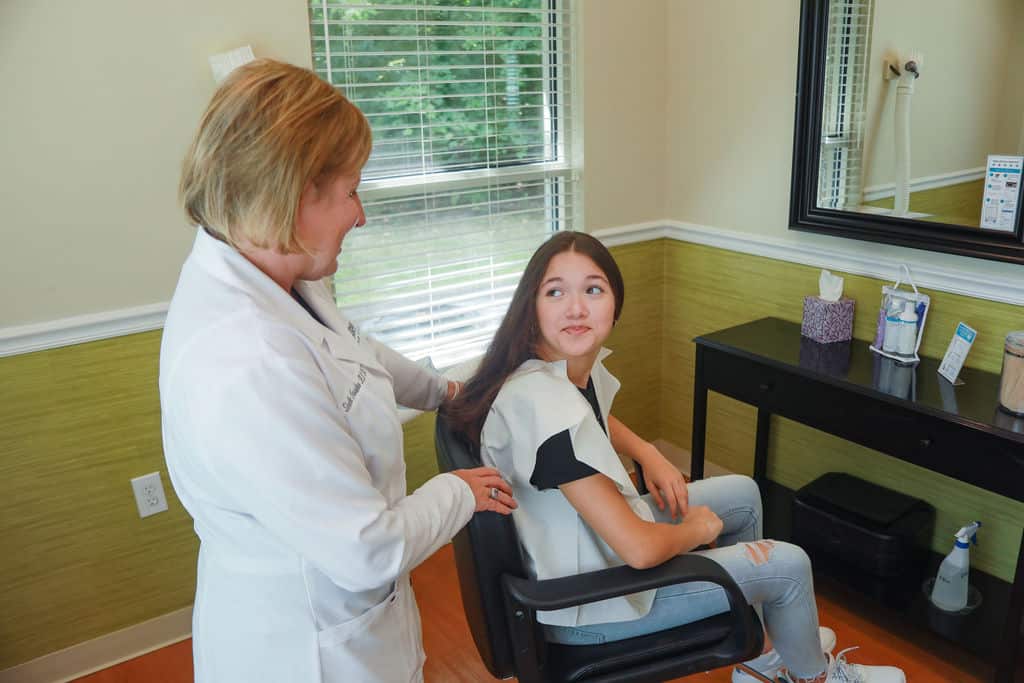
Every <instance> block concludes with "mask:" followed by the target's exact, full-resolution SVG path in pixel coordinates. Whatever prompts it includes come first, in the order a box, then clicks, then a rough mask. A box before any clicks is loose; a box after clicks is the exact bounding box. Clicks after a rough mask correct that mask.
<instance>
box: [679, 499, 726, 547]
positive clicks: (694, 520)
mask: <svg viewBox="0 0 1024 683" xmlns="http://www.w3.org/2000/svg"><path fill="white" fill-rule="evenodd" d="M680 526H684V527H689V528H690V529H692V530H693V535H694V536H693V537H694V539H695V540H696V541H697V544H696V545H711V544H713V543H714V542H715V540H716V539H717V538H718V535H719V534H721V533H722V520H721V519H720V518H719V516H718V515H716V514H715V513H714V512H712V511H711V508H709V507H708V506H707V505H694V506H693V507H692V508H690V511H689V513H687V515H686V517H684V518H683V521H682V523H681V524H680ZM695 547H696V546H695Z"/></svg>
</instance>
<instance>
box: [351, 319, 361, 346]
mask: <svg viewBox="0 0 1024 683" xmlns="http://www.w3.org/2000/svg"><path fill="white" fill-rule="evenodd" d="M348 333H349V334H351V335H352V338H353V339H355V340H356V341H357V342H358V341H362V340H361V339H360V338H359V330H357V329H356V326H355V325H353V324H352V323H349V324H348Z"/></svg>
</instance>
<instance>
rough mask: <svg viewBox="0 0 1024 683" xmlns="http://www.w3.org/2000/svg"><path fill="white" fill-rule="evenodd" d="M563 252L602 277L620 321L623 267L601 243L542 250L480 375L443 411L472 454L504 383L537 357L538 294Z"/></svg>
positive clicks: (562, 240)
mask: <svg viewBox="0 0 1024 683" xmlns="http://www.w3.org/2000/svg"><path fill="white" fill-rule="evenodd" d="M565 251H575V252H578V253H580V254H583V255H584V256H586V257H588V258H590V260H592V261H593V262H594V263H595V264H597V267H598V268H600V269H601V270H602V271H604V275H605V277H606V278H607V279H608V284H609V285H610V286H611V289H612V294H614V296H615V317H614V319H615V320H616V321H618V319H619V314H620V313H621V312H622V301H623V298H624V297H625V294H626V290H625V285H624V284H623V282H622V273H621V272H620V271H619V266H618V265H617V264H616V263H615V259H614V258H612V255H611V253H610V252H609V251H608V249H607V248H606V247H605V246H604V245H603V244H601V242H599V241H598V240H597V239H596V238H594V237H591V236H590V235H588V234H586V233H584V232H559V233H556V234H555V235H554V236H553V237H551V238H550V239H549V240H548V241H547V242H545V243H544V244H542V245H540V247H539V248H538V249H537V251H536V252H534V254H533V256H532V257H531V258H530V262H529V263H528V264H527V265H526V270H524V271H523V277H522V278H521V279H520V280H519V285H518V286H517V287H516V291H515V294H513V295H512V303H511V304H509V307H508V312H507V313H505V317H504V319H503V320H502V321H501V325H500V326H499V327H498V331H497V332H495V333H494V339H493V340H492V341H491V344H490V346H489V347H488V348H487V352H486V353H485V354H484V357H483V358H482V359H481V361H480V366H479V367H478V368H477V371H476V373H474V374H473V376H472V377H471V378H470V379H469V380H468V381H467V382H466V383H465V385H464V386H463V387H462V390H461V391H460V392H459V395H458V396H457V397H456V398H455V400H453V401H450V402H449V403H447V404H445V406H444V407H443V408H442V410H441V413H442V415H443V416H444V418H445V419H446V420H447V421H448V424H449V425H450V426H451V428H452V431H454V432H455V433H456V434H458V435H459V436H460V437H461V438H462V439H463V440H465V441H466V443H467V444H469V445H470V446H471V447H472V448H473V449H474V450H479V448H480V431H481V430H482V429H483V427H484V421H485V420H486V419H487V413H488V411H489V410H490V409H491V404H492V403H494V399H495V397H496V396H497V395H498V392H499V391H500V390H501V387H502V385H503V384H504V383H505V380H507V379H508V377H509V375H511V374H512V373H513V372H515V371H516V369H517V368H518V367H519V366H520V365H522V364H523V363H524V362H525V361H527V360H529V359H530V358H535V357H536V353H535V349H536V345H537V335H538V334H539V332H538V328H537V292H538V290H539V289H540V284H541V281H542V280H543V278H544V274H545V273H546V272H547V270H548V264H549V263H550V262H551V259H552V258H554V257H555V256H556V255H558V254H561V253H562V252H565Z"/></svg>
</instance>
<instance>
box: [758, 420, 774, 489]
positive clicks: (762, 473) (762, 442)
mask: <svg viewBox="0 0 1024 683" xmlns="http://www.w3.org/2000/svg"><path fill="white" fill-rule="evenodd" d="M771 426H772V414H771V412H769V411H768V410H766V409H765V408H758V409H757V435H756V437H755V440H754V481H756V482H757V484H758V486H761V487H763V486H764V482H765V477H766V475H767V473H768V434H769V430H770V429H771Z"/></svg>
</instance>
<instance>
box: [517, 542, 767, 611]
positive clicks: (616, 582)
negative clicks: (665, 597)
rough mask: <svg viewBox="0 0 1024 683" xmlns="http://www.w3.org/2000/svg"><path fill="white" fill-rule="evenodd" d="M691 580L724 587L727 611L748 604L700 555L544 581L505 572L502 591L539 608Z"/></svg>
mask: <svg viewBox="0 0 1024 683" xmlns="http://www.w3.org/2000/svg"><path fill="white" fill-rule="evenodd" d="M694 581H708V582H710V583H714V584H717V585H719V586H721V587H722V588H723V589H725V593H726V596H727V597H728V599H729V610H730V611H731V612H733V613H735V614H737V615H738V614H741V613H742V609H743V608H744V607H745V606H746V604H747V601H746V598H744V597H743V593H742V591H740V587H739V586H738V585H737V584H736V582H735V581H734V580H733V578H732V577H731V576H729V574H728V573H727V572H726V571H725V570H724V569H722V566H721V565H719V564H718V563H717V562H714V561H713V560H709V559H708V558H706V557H704V556H702V555H690V554H687V555H677V556H676V557H673V558H671V559H670V560H668V561H667V562H663V563H662V564H660V565H658V566H657V567H652V568H650V569H633V568H632V567H629V566H625V565H623V566H621V567H612V568H611V569H602V570H599V571H595V572H587V573H585V574H576V575H573V576H565V577H562V578H559V579H547V580H545V581H535V580H530V579H523V578H520V577H516V576H509V575H508V574H505V575H503V576H502V583H503V584H504V586H505V592H506V594H507V595H508V597H509V598H511V600H512V601H514V602H515V603H517V604H518V605H520V606H522V607H525V608H527V609H529V610H541V611H550V610H557V609H562V608H565V607H573V606H575V605H582V604H585V603H588V602H596V601H598V600H606V599H608V598H615V597H619V596H620V595H629V594H630V593H639V592H640V591H645V590H650V589H652V588H661V587H662V586H670V585H672V584H677V583H691V582H694Z"/></svg>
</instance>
